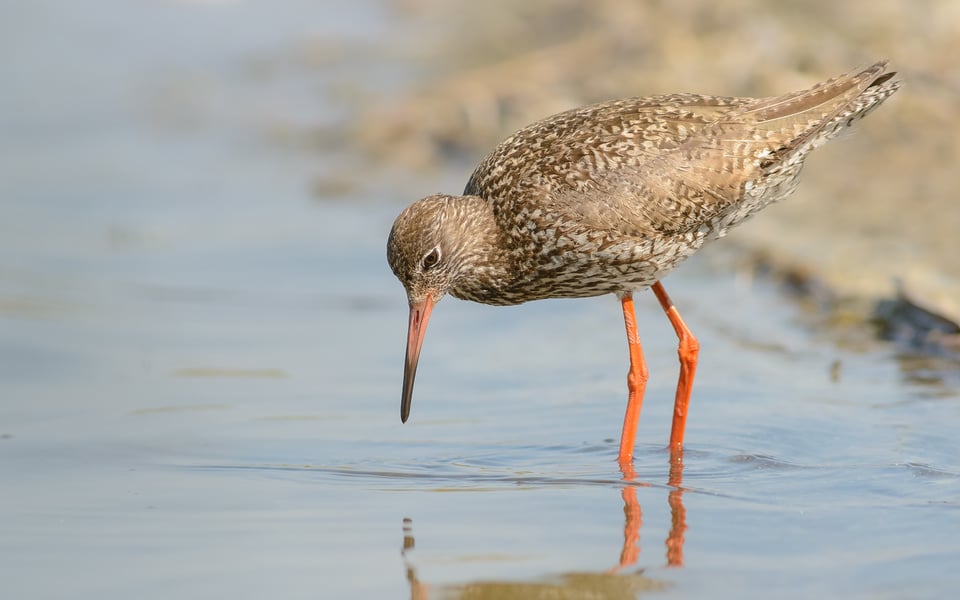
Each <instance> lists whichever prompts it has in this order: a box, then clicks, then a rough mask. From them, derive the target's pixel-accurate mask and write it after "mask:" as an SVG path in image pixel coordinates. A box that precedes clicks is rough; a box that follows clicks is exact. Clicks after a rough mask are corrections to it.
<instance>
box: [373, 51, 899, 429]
mask: <svg viewBox="0 0 960 600" xmlns="http://www.w3.org/2000/svg"><path fill="white" fill-rule="evenodd" d="M893 75H894V73H890V72H887V71H886V62H879V63H877V64H875V65H873V66H871V67H869V68H868V69H865V70H863V71H860V72H856V73H850V74H845V75H841V76H839V77H836V78H834V79H831V80H829V81H825V82H823V83H820V84H817V85H815V86H814V87H812V88H810V89H807V90H803V91H799V92H794V93H790V94H786V95H783V96H779V97H775V98H733V97H714V96H701V95H695V94H672V95H664V96H651V97H644V98H629V99H624V100H616V101H612V102H605V103H602V104H595V105H592V106H587V107H584V108H579V109H576V110H571V111H568V112H564V113H560V114H558V115H554V116H552V117H548V118H546V119H544V120H542V121H539V122H537V123H534V124H533V125H530V126H528V127H526V128H524V129H521V130H520V131H518V132H517V133H515V134H513V135H512V136H510V137H509V138H507V139H506V140H504V141H503V142H502V143H501V144H500V145H499V146H497V147H496V148H495V149H494V150H493V152H491V153H490V154H489V155H488V156H487V157H486V158H484V159H483V161H482V162H481V163H480V165H479V167H477V169H476V171H474V173H473V175H472V176H471V177H470V180H469V182H468V183H467V186H466V189H465V190H464V195H462V196H447V195H434V196H429V197H427V198H424V199H422V200H419V201H417V202H415V203H413V204H412V205H410V206H409V207H407V208H406V209H405V210H404V211H403V212H402V213H401V214H400V216H399V217H397V220H396V222H395V223H394V225H393V229H392V231H391V232H390V239H389V241H388V245H387V258H388V260H389V262H390V267H391V268H392V269H393V272H394V273H395V274H396V276H397V277H398V278H399V279H400V281H401V282H402V283H403V285H404V287H405V288H406V290H407V296H408V299H409V301H410V306H411V332H410V333H411V339H410V340H409V341H408V364H407V371H408V372H407V374H406V376H405V385H404V401H403V407H404V408H403V409H402V413H403V414H402V416H403V418H404V420H405V419H406V416H407V411H408V410H409V401H410V394H411V393H412V386H413V374H414V371H413V370H414V369H415V367H416V355H417V354H418V353H419V344H420V342H421V341H422V333H423V330H425V327H426V318H427V317H428V315H429V310H430V307H432V306H433V304H434V303H436V302H437V301H438V300H439V299H440V298H441V297H442V296H443V295H445V294H446V293H450V294H452V295H453V296H455V297H457V298H461V299H465V300H473V301H476V302H482V303H485V304H496V305H509V304H518V303H521V302H527V301H530V300H538V299H543V298H578V297H586V296H596V295H600V294H608V293H614V294H618V295H620V296H621V298H623V297H625V296H627V295H629V294H631V293H632V292H633V291H637V290H641V289H643V288H646V287H649V286H651V285H653V284H654V283H656V282H657V281H659V280H660V279H661V278H662V277H664V276H665V275H666V274H667V273H669V272H670V271H671V270H672V269H673V268H674V267H676V266H677V265H678V264H679V263H680V262H681V261H682V260H683V259H685V258H687V257H688V256H690V255H691V254H693V253H694V252H695V251H696V250H698V249H699V248H700V247H701V246H702V245H703V244H704V243H705V242H707V241H709V240H711V239H715V238H718V237H722V236H723V235H725V234H726V232H727V230H728V229H729V228H730V227H732V226H733V225H736V224H737V223H739V222H741V221H743V220H744V219H746V218H747V217H749V216H751V215H752V214H754V213H755V212H756V211H757V210H759V209H761V208H763V207H764V206H766V205H768V204H770V203H772V202H775V201H777V200H780V199H782V198H784V197H786V196H787V195H789V194H790V193H791V192H792V191H793V190H794V188H795V187H796V185H797V181H798V176H799V174H800V169H801V167H802V165H803V160H804V158H805V157H806V156H807V154H808V153H809V152H810V151H811V150H812V149H814V148H816V147H817V146H820V145H822V144H823V143H825V142H826V141H828V140H829V139H831V138H833V137H835V136H836V135H837V134H838V133H840V132H841V131H842V130H843V129H845V128H846V127H848V126H849V125H851V124H852V123H853V122H854V121H855V120H857V119H859V118H861V117H863V116H864V115H865V114H867V113H868V112H869V111H870V110H871V109H873V108H875V107H876V106H877V105H879V104H880V103H881V102H883V101H884V100H885V99H886V98H888V97H889V96H890V95H891V94H893V93H894V92H895V91H896V90H897V89H898V87H899V82H898V81H896V80H894V79H892V77H893ZM664 296H665V294H664ZM425 307H426V308H425ZM418 311H419V312H418ZM417 315H420V316H419V317H418V316H417ZM415 317H416V318H415ZM421 317H422V318H421ZM415 321H416V322H415ZM415 329H416V330H417V331H419V337H416V336H414V333H415ZM414 337H416V339H414ZM414 342H415V343H414ZM413 345H415V346H416V348H413V347H412V346H413ZM411 353H412V355H413V356H411ZM411 359H412V364H411Z"/></svg>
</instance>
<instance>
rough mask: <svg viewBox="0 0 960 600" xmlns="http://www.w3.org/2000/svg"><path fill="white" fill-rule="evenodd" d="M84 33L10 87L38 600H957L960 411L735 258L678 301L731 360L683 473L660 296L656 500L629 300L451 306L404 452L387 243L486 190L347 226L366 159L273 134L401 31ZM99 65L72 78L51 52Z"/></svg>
mask: <svg viewBox="0 0 960 600" xmlns="http://www.w3.org/2000/svg"><path fill="white" fill-rule="evenodd" d="M55 6H56V5H55V3H43V2H20V3H14V4H12V5H9V6H8V8H6V9H4V10H5V11H6V12H7V13H8V16H10V15H14V16H16V18H4V19H0V21H2V22H3V23H4V25H3V26H2V27H3V33H4V34H5V35H6V36H7V37H8V39H10V37H11V36H15V34H17V35H16V37H17V39H18V40H19V41H18V44H19V45H18V48H19V49H20V52H19V53H17V54H6V55H5V56H4V59H3V60H4V62H5V65H4V66H5V67H9V70H8V72H7V74H6V75H5V76H4V77H5V79H6V80H7V83H8V84H9V85H10V86H11V89H14V90H17V93H14V94H11V95H8V96H7V98H6V99H5V102H8V103H10V105H9V106H6V107H5V109H4V110H3V111H0V114H2V117H0V118H2V119H3V122H2V126H3V130H4V131H5V132H7V134H6V135H5V136H3V138H2V140H0V154H2V157H3V160H2V161H0V169H2V170H3V171H2V177H0V199H2V202H3V206H4V209H5V215H6V217H5V218H4V219H3V220H2V223H0V244H2V252H0V328H2V336H0V436H2V437H0V453H2V460H0V480H2V481H3V482H4V485H3V493H2V494H0V514H3V515H4V516H3V518H2V523H3V533H4V535H3V536H0V578H2V581H3V582H4V583H3V588H4V590H5V592H6V593H7V594H9V595H10V596H11V597H31V598H54V597H64V596H70V597H85V596H98V597H129V596H134V595H135V596H137V597H170V596H183V597H223V596H226V595H234V596H264V595H277V596H282V597H318V596H319V597H321V598H338V597H405V596H407V595H417V594H421V593H424V591H425V593H426V594H427V595H428V596H429V597H450V596H453V597H458V596H464V597H496V598H504V597H511V596H510V595H511V594H512V595H513V596H514V597H526V598H530V597H538V595H541V596H543V597H546V596H548V595H549V596H550V597H610V598H615V597H634V596H635V595H645V594H650V595H653V594H655V593H660V594H664V595H676V596H679V597H710V598H716V597H731V598H734V597H736V598H743V597H769V596H770V595H771V593H774V594H775V595H776V596H777V597H810V596H825V595H829V596H840V595H843V596H846V597H858V598H861V597H862V598H883V597H943V596H944V595H945V593H948V591H949V590H952V589H954V588H955V587H956V586H957V585H958V584H960V576H958V575H957V572H956V569H955V567H954V565H955V564H957V561H958V559H960V538H958V536H957V531H960V460H958V458H957V457H958V455H960V453H958V450H960V444H958V442H957V440H956V428H957V424H958V423H960V402H958V397H960V393H958V392H960V390H958V389H956V388H955V387H951V383H950V382H949V381H947V382H943V381H924V380H922V379H917V378H911V377H908V376H905V375H904V374H902V373H901V371H900V363H899V362H898V360H897V358H896V355H895V353H894V352H893V350H892V349H890V348H889V347H887V346H884V345H881V344H865V345H863V346H862V347H860V348H859V349H857V350H850V349H846V347H844V346H842V345H838V344H837V343H835V340H833V339H831V336H830V334H829V331H824V330H823V329H819V328H817V327H813V326H811V325H810V322H811V319H810V318H808V316H807V315H805V314H804V312H803V311H802V309H801V308H800V307H799V306H798V305H796V304H794V303H792V302H791V301H790V300H789V299H788V298H787V297H786V296H784V295H783V294H782V293H781V292H780V291H779V290H777V289H776V288H775V287H773V286H772V285H770V284H768V283H764V282H762V281H760V282H752V281H750V280H748V279H746V278H745V277H743V276H742V275H737V274H736V273H735V272H734V269H733V268H732V267H731V265H730V262H729V261H728V260H727V259H726V258H725V256H724V251H723V248H722V246H720V245H718V246H717V247H716V248H713V249H711V250H709V251H708V253H706V254H704V255H702V256H698V257H695V259H694V260H692V261H691V262H690V263H689V264H688V265H686V266H685V267H684V268H683V269H681V270H680V271H679V272H678V273H677V274H675V275H673V276H671V277H670V278H669V280H668V281H667V282H666V285H667V288H668V289H669V290H670V293H671V295H672V296H673V298H674V300H675V301H676V303H677V305H678V306H679V307H680V308H681V310H682V312H683V314H684V316H685V318H686V320H687V322H688V323H689V324H690V326H691V327H692V328H693V329H694V331H695V332H696V333H697V335H698V336H699V337H700V340H701V343H702V352H701V366H700V370H699V372H698V380H697V385H696V387H695V391H694V398H693V404H692V409H691V416H690V420H689V425H688V433H687V442H688V444H687V450H686V452H685V456H684V461H683V465H682V466H677V465H671V464H670V460H669V457H668V454H667V452H666V451H665V450H664V446H665V444H666V441H667V437H668V435H669V415H670V410H671V402H672V395H673V386H674V383H675V378H676V371H677V367H676V358H675V357H676V354H675V339H674V337H673V333H672V330H671V329H670V327H669V324H668V323H667V322H666V319H664V318H663V316H662V315H661V314H660V311H659V308H658V307H657V304H656V302H655V301H654V299H653V298H652V296H650V295H649V294H643V295H641V296H640V297H639V298H638V302H637V304H638V309H639V315H638V321H639V324H640V328H641V336H642V340H643V342H644V345H645V352H646V355H647V358H648V361H649V363H650V370H651V380H650V384H649V388H648V391H647V401H646V405H645V407H644V413H643V418H642V420H641V424H640V430H639V434H638V438H639V443H638V447H637V455H636V460H635V465H634V469H635V472H634V473H629V474H627V477H626V478H625V475H624V474H623V473H621V472H620V470H619V469H618V468H617V465H616V462H615V460H614V459H615V454H616V449H617V436H618V435H619V428H620V419H621V418H622V411H623V404H624V401H625V396H626V393H625V389H624V388H625V385H624V383H625V382H624V379H625V377H624V376H625V372H626V349H625V344H624V340H623V333H622V331H621V328H622V323H621V319H620V316H619V306H618V304H617V303H616V301H615V300H614V299H612V298H599V299H593V300H582V301H555V302H554V301H551V302H538V303H534V304H531V305H525V306H521V307H515V308H491V307H484V306H479V305H474V304H469V303H463V302H458V301H456V300H445V301H444V302H442V303H441V304H440V305H439V306H438V307H437V309H436V311H435V313H434V317H433V318H432V320H431V328H430V331H429V333H428V335H427V340H426V343H425V346H424V353H423V356H422V359H421V367H420V373H419V375H418V381H417V389H416V393H415V397H414V403H413V413H412V417H411V421H410V422H408V423H407V424H406V425H401V424H400V421H399V414H398V412H399V391H400V377H401V370H402V359H403V347H404V345H403V341H404V335H405V328H406V306H405V302H404V298H403V293H402V290H401V288H400V286H399V284H398V283H397V282H396V281H395V280H394V279H393V276H392V275H391V274H390V272H389V269H388V268H387V266H386V262H385V259H384V242H385V237H386V232H387V230H388V229H389V226H390V223H391V221H392V219H393V217H394V215H395V214H396V212H398V211H399V210H400V208H401V207H402V206H403V205H404V204H405V203H406V202H408V201H409V200H411V199H413V197H415V196H416V195H417V194H419V193H426V192H432V191H434V190H435V189H444V188H450V189H452V190H455V189H456V187H457V182H458V181H460V180H461V179H463V178H465V177H461V175H465V174H459V173H452V174H451V173H445V174H438V175H437V176H436V179H434V180H432V181H428V182H423V181H421V182H419V184H418V186H416V188H415V189H407V187H404V189H402V190H393V191H392V193H389V194H387V193H384V191H385V190H390V189H391V186H390V184H389V181H386V182H383V183H379V184H369V185H368V186H366V187H361V188H359V189H358V190H357V191H356V192H354V195H353V197H351V198H350V201H349V202H343V203H332V202H317V201H316V200H315V199H314V198H313V197H312V196H311V194H310V187H311V178H312V177H314V176H316V175H317V172H318V170H319V171H320V172H323V173H327V172H332V171H334V170H335V169H336V168H337V167H336V165H337V163H336V162H335V161H336V157H332V156H318V155H317V154H314V153H311V152H309V151H305V150H304V149H303V148H300V147H297V145H296V144H292V145H291V144H289V143H287V138H286V137H285V136H284V135H279V136H278V135H277V134H276V132H277V129H278V128H280V129H283V128H289V129H291V130H294V129H296V128H297V127H304V128H308V127H316V126H319V125H322V124H323V123H324V122H326V121H328V120H331V119H337V118H342V115H341V116H337V110H341V109H342V107H340V108H339V109H338V107H336V106H330V107H328V108H329V111H328V112H323V113H322V114H317V108H316V107H315V106H314V104H313V103H317V102H319V100H318V97H320V98H323V97H324V95H323V94H322V93H318V92H317V90H322V89H324V80H323V78H322V77H323V74H324V73H327V72H328V71H323V70H321V72H320V73H318V72H316V71H311V70H310V69H308V68H307V67H306V66H305V65H303V64H299V63H298V62H297V61H296V60H295V56H296V54H297V53H296V51H295V49H296V48H297V46H298V44H299V43H303V42H304V41H305V40H309V39H313V38H315V37H319V38H321V39H322V38H324V36H328V35H333V34H331V33H327V32H333V31H335V32H337V33H336V36H339V37H342V38H347V39H353V40H355V41H356V40H359V41H357V43H360V42H362V41H363V40H364V39H367V38H369V37H373V36H376V35H380V34H381V33H382V32H383V31H384V30H386V28H387V24H388V19H387V16H386V14H385V13H384V12H383V11H382V10H381V9H380V7H378V5H376V4H372V3H364V2H361V3H355V4H354V5H353V8H352V11H353V12H352V13H351V14H350V15H349V18H348V19H347V20H346V21H344V22H340V21H337V22H331V21H330V20H329V17H328V15H325V14H322V11H320V9H318V8H315V7H312V6H311V5H310V3H304V2H300V3H298V2H284V3H281V4H280V5H276V4H275V3H274V4H270V5H269V6H267V5H263V6H258V5H256V4H212V5H206V4H204V5H195V4H189V3H168V4H167V3H153V4H147V3H136V4H132V5H130V6H128V5H127V3H119V2H103V3H100V4H97V5H95V6H99V7H102V8H103V12H101V13H99V14H98V13H97V11H93V10H84V11H81V10H80V9H76V8H74V9H72V11H71V10H66V9H62V8H61V7H57V8H55ZM276 6H282V7H283V8H282V9H276ZM308 17H309V18H308ZM348 23H349V24H348ZM212 31H219V32H221V33H220V35H216V36H214V35H210V32H212ZM171 32H176V34H177V36H178V38H177V40H171V39H170V35H171ZM40 33H43V34H45V35H43V36H41V35H32V34H40ZM27 34H31V35H27ZM68 39H72V40H76V41H77V45H76V46H75V47H71V51H70V52H65V51H64V48H63V47H60V46H58V45H57V44H56V43H55V42H54V41H53V40H68ZM64 43H65V42H64ZM344 60H347V59H344ZM264 63H268V64H269V65H271V66H269V68H267V67H264V66H263V65H264ZM31 64H47V65H48V66H49V68H48V69H46V70H34V69H30V68H27V67H28V65H31ZM349 66H350V63H349V62H348V63H347V65H346V66H341V67H338V68H342V69H348V68H349ZM377 72H378V73H387V72H391V71H390V69H389V68H386V67H384V66H383V65H381V66H380V70H379V71H377ZM68 91H72V93H71V94H69V95H68V94H66V92H68ZM278 137H279V138H280V140H279V141H278ZM371 169H373V170H372V171H371V172H370V173H368V177H371V178H378V177H379V175H378V174H377V172H376V170H375V168H374V167H371ZM384 177H385V178H387V177H389V175H384ZM451 182H452V183H451ZM751 226H753V225H751ZM625 479H627V480H626V481H625Z"/></svg>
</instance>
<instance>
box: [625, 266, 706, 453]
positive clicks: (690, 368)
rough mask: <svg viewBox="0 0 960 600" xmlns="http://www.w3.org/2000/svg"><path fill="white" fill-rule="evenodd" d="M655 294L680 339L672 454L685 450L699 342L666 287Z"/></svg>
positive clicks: (659, 286) (658, 286) (656, 286)
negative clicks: (684, 439) (688, 410)
mask: <svg viewBox="0 0 960 600" xmlns="http://www.w3.org/2000/svg"><path fill="white" fill-rule="evenodd" d="M653 293H654V294H656V296H657V300H659V301H660V306H662V307H663V311H664V312H665V313H667V318H668V319H670V323H671V324H672V325H673V330H674V331H676V332H677V338H679V340H680V345H679V348H678V349H677V354H679V355H680V379H679V381H677V397H676V400H674V403H673V427H672V428H671V430H670V451H671V452H677V451H679V450H681V449H682V448H683V432H684V430H685V429H686V427H687V407H688V406H689V405H690V392H691V391H692V390H693V376H694V375H695V374H696V372H697V355H698V354H699V353H700V342H698V341H697V338H695V337H694V336H693V333H691V331H690V329H689V328H688V327H687V324H686V323H684V322H683V319H682V318H681V317H680V313H679V312H677V307H676V306H674V305H673V301H672V300H670V296H668V295H667V292H666V291H665V290H664V289H663V284H661V283H660V282H659V281H658V282H656V283H655V284H653ZM621 448H622V447H621ZM622 452H623V450H622V449H621V453H622Z"/></svg>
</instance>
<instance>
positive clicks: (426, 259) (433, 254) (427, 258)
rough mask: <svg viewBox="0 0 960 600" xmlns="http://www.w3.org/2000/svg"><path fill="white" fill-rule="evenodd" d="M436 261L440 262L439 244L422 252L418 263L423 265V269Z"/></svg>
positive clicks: (434, 264) (431, 265) (433, 264)
mask: <svg viewBox="0 0 960 600" xmlns="http://www.w3.org/2000/svg"><path fill="white" fill-rule="evenodd" d="M438 262H440V246H437V247H436V248H434V249H433V250H431V251H430V252H427V253H426V254H424V255H423V259H422V260H421V261H420V264H421V265H423V268H424V269H429V268H431V267H434V266H436V264H437V263H438Z"/></svg>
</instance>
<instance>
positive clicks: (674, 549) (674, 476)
mask: <svg viewBox="0 0 960 600" xmlns="http://www.w3.org/2000/svg"><path fill="white" fill-rule="evenodd" d="M620 472H621V473H623V481H625V482H627V485H625V486H624V487H623V490H622V491H621V493H620V496H621V497H622V498H623V514H624V518H625V522H624V526H623V548H622V549H621V551H620V562H619V563H618V564H617V566H616V567H614V568H613V569H611V570H610V572H612V573H615V572H617V571H620V570H622V569H624V568H626V567H629V566H631V565H633V564H635V563H636V562H637V560H638V559H639V557H640V527H641V526H642V525H643V510H642V509H641V508H640V502H639V500H637V487H639V486H646V485H647V484H643V483H639V482H637V481H636V478H637V475H636V472H635V471H634V469H633V465H631V464H622V465H621V466H620ZM667 483H668V484H669V485H670V486H671V487H673V489H672V490H671V491H670V493H669V494H668V496H667V503H668V504H669V505H670V532H669V533H668V534H667V540H666V542H665V545H666V547H667V564H668V565H669V566H671V567H682V566H683V543H684V533H685V532H686V530H687V509H686V507H685V506H684V505H683V487H682V484H683V451H682V450H679V451H673V452H671V453H670V477H669V479H668V480H667Z"/></svg>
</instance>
